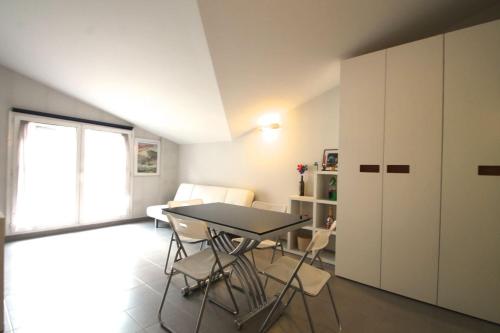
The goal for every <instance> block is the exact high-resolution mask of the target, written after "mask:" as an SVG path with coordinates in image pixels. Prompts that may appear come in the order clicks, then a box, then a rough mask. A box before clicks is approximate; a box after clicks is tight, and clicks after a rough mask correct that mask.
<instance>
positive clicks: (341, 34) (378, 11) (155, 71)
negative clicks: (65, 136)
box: [0, 0, 498, 143]
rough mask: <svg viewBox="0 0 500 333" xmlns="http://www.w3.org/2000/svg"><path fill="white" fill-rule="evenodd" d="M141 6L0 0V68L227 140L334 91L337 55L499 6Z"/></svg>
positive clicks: (432, 0) (183, 1)
mask: <svg viewBox="0 0 500 333" xmlns="http://www.w3.org/2000/svg"><path fill="white" fill-rule="evenodd" d="M145 4H146V3H145V2H141V1H133V0H107V1H102V0H86V1H67V0H0V45H1V47H0V64H2V65H4V66H6V67H8V68H11V69H13V70H15V71H17V72H20V73H22V74H24V75H26V76H28V77H31V78H33V79H35V80H38V81H40V82H42V83H45V84H47V85H49V86H51V87H53V88H55V89H58V90H60V91H62V92H65V93H67V94H69V95H71V96H74V97H76V98H78V99H80V100H82V101H84V102H87V103H89V104H92V105H94V106H96V107H99V108H101V109H103V110H106V111H108V112H110V113H112V114H114V115H116V116H119V117H121V118H123V119H125V120H128V121H129V122H131V123H133V124H135V125H137V126H140V127H143V128H145V129H147V130H149V131H151V132H153V133H156V134H158V135H161V136H163V137H165V138H167V139H171V140H172V141H175V142H178V143H197V142H217V141H229V140H231V139H232V138H236V137H238V136H240V135H242V134H243V133H245V132H246V131H248V130H251V129H252V128H254V127H255V126H256V124H257V119H258V118H259V116H261V115H262V114H265V113H267V112H270V111H278V112H286V110H289V109H291V108H294V107H296V106H298V105H300V104H301V103H303V102H305V101H307V100H309V99H311V98H313V97H315V96H317V95H319V94H321V93H322V92H324V91H326V90H328V89H331V88H333V87H335V86H337V85H338V84H339V61H340V59H345V58H348V57H351V56H355V55H360V54H363V53H366V52H369V51H374V50H377V49H382V48H386V47H389V46H392V45H397V44H400V43H404V42H409V41H412V40H415V39H418V38H423V37H427V36H431V35H433V34H437V33H440V32H443V31H446V30H447V29H448V28H449V27H452V26H454V25H456V24H457V23H459V22H461V21H464V20H466V18H468V17H470V16H474V15H479V14H480V13H482V12H485V11H487V10H488V8H490V7H491V6H493V5H495V4H498V0H379V1H373V0H313V1H311V0H273V1H269V0H254V1H243V0H241V1H240V0H198V1H196V0H150V1H148V2H147V5H145ZM496 8H498V6H497V7H496ZM47 111H50V110H47Z"/></svg>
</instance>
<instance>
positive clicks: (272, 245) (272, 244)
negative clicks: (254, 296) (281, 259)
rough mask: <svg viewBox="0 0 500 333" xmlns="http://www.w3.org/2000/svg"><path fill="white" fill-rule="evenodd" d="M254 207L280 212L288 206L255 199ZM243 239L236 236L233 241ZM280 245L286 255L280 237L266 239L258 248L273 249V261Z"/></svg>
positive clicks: (253, 259) (282, 252)
mask: <svg viewBox="0 0 500 333" xmlns="http://www.w3.org/2000/svg"><path fill="white" fill-rule="evenodd" d="M252 208H257V209H263V210H271V211H274V212H280V213H286V210H287V207H286V205H283V204H275V203H269V202H264V201H254V202H253V203H252ZM242 241H243V238H234V239H233V242H237V243H241V242H242ZM278 246H279V247H280V248H281V255H282V256H284V255H285V252H284V250H283V244H282V243H281V240H280V239H279V238H278V239H276V240H271V239H265V240H263V241H262V242H260V243H259V245H257V249H258V250H265V249H273V255H272V256H271V263H273V261H274V257H275V254H276V249H277V248H278ZM250 253H251V254H252V261H253V264H254V266H256V267H257V265H256V264H255V257H254V254H253V250H251V252H250ZM266 284H267V279H266Z"/></svg>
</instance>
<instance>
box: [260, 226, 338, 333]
mask: <svg viewBox="0 0 500 333" xmlns="http://www.w3.org/2000/svg"><path fill="white" fill-rule="evenodd" d="M335 226H336V223H335V222H334V223H333V224H332V226H331V228H330V229H328V230H320V231H317V232H316V234H315V235H314V237H313V239H312V240H311V243H310V244H309V246H308V247H307V249H306V253H305V254H304V256H303V257H302V258H301V259H300V260H297V259H293V258H291V257H285V256H283V257H280V258H279V259H278V260H276V262H275V263H273V264H271V265H269V266H268V267H266V268H265V269H264V271H263V273H264V274H265V275H266V276H267V277H269V278H271V279H273V280H275V281H277V282H279V283H281V284H283V285H285V287H284V288H283V290H282V291H281V293H280V295H279V296H278V299H277V300H276V303H275V304H274V306H273V308H272V310H271V311H270V312H269V314H268V315H267V317H266V320H265V321H264V323H263V324H262V326H261V327H260V330H259V332H265V331H266V330H267V329H268V328H269V327H270V326H271V325H269V323H270V321H271V318H272V317H273V315H274V314H275V312H276V310H277V309H278V306H279V304H280V303H281V301H282V300H283V298H284V296H285V293H286V292H287V291H288V290H289V289H293V293H292V295H291V296H290V298H289V299H288V301H287V302H286V303H285V306H284V308H283V310H282V311H284V310H285V309H286V307H287V306H288V305H289V304H290V302H291V301H292V299H293V297H294V296H295V293H296V292H297V291H299V292H300V293H301V294H302V300H303V302H304V307H305V309H306V314H307V318H308V320H309V327H310V329H311V332H313V333H314V325H313V322H312V319H311V313H310V311H309V306H308V305H307V301H306V297H305V296H306V295H307V296H311V297H316V296H318V295H319V293H320V292H321V290H323V288H324V287H325V286H326V287H327V289H328V294H329V295H330V301H331V303H332V307H333V312H334V314H335V318H336V319H337V323H338V328H339V331H341V330H342V325H341V323H340V318H339V315H338V312H337V307H336V306H335V301H334V300H333V295H332V291H331V289H330V285H329V284H328V281H329V280H330V278H331V275H330V273H328V272H326V271H325V270H324V267H323V261H322V260H321V257H320V252H321V251H322V250H323V249H324V248H325V247H326V246H327V245H328V241H329V239H330V235H331V234H332V232H333V230H334V229H335ZM310 252H315V254H314V256H313V258H312V260H311V263H310V264H307V263H305V260H306V258H307V256H308V254H309V253H310ZM315 260H318V261H319V264H320V267H321V269H320V268H317V267H315V266H313V264H314V261H315ZM278 317H279V316H278ZM268 326H269V327H268Z"/></svg>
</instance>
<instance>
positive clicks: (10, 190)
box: [5, 112, 135, 235]
mask: <svg viewBox="0 0 500 333" xmlns="http://www.w3.org/2000/svg"><path fill="white" fill-rule="evenodd" d="M21 121H31V122H38V123H42V124H47V125H56V126H69V127H75V128H76V130H77V152H78V156H77V170H76V174H77V177H76V182H77V184H76V189H77V202H76V204H77V205H76V206H77V218H76V221H77V224H75V225H67V226H62V227H61V228H60V229H64V228H67V227H71V226H80V225H88V224H82V223H80V204H81V198H80V193H81V188H80V186H81V179H82V173H83V165H84V156H83V155H84V148H85V147H84V140H83V135H84V134H83V133H84V130H85V129H93V130H99V131H106V132H113V133H121V134H126V135H128V136H129V140H128V141H129V142H128V151H129V162H128V170H127V174H128V176H129V193H130V196H129V209H128V212H127V216H126V218H127V219H129V218H131V216H132V212H133V202H134V201H133V196H134V193H133V190H134V187H133V183H134V174H133V169H134V168H135V162H134V161H133V160H132V159H133V158H134V142H135V135H134V131H133V130H126V129H121V128H114V127H109V126H101V125H93V124H87V123H82V122H79V121H72V120H64V119H57V118H51V117H44V116H37V115H27V114H22V113H15V112H10V113H9V133H8V144H7V149H8V152H7V172H8V173H7V207H6V214H5V224H6V225H5V231H6V234H7V235H14V234H20V233H12V204H13V195H14V193H15V191H14V189H15V186H17V181H18V172H17V171H18V170H17V161H18V156H17V153H18V151H17V147H18V146H19V142H18V140H19V128H20V124H21ZM113 221H114V220H111V221H100V222H98V223H106V222H113ZM38 231H44V230H37V231H35V232H38Z"/></svg>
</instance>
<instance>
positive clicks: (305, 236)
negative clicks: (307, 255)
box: [297, 230, 312, 251]
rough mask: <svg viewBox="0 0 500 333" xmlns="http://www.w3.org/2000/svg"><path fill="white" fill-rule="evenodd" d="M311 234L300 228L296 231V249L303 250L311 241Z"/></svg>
mask: <svg viewBox="0 0 500 333" xmlns="http://www.w3.org/2000/svg"><path fill="white" fill-rule="evenodd" d="M311 239H312V234H311V233H310V232H307V231H305V230H300V231H299V232H298V233H297V249H299V250H300V251H305V250H306V249H307V247H308V246H309V243H311Z"/></svg>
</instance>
